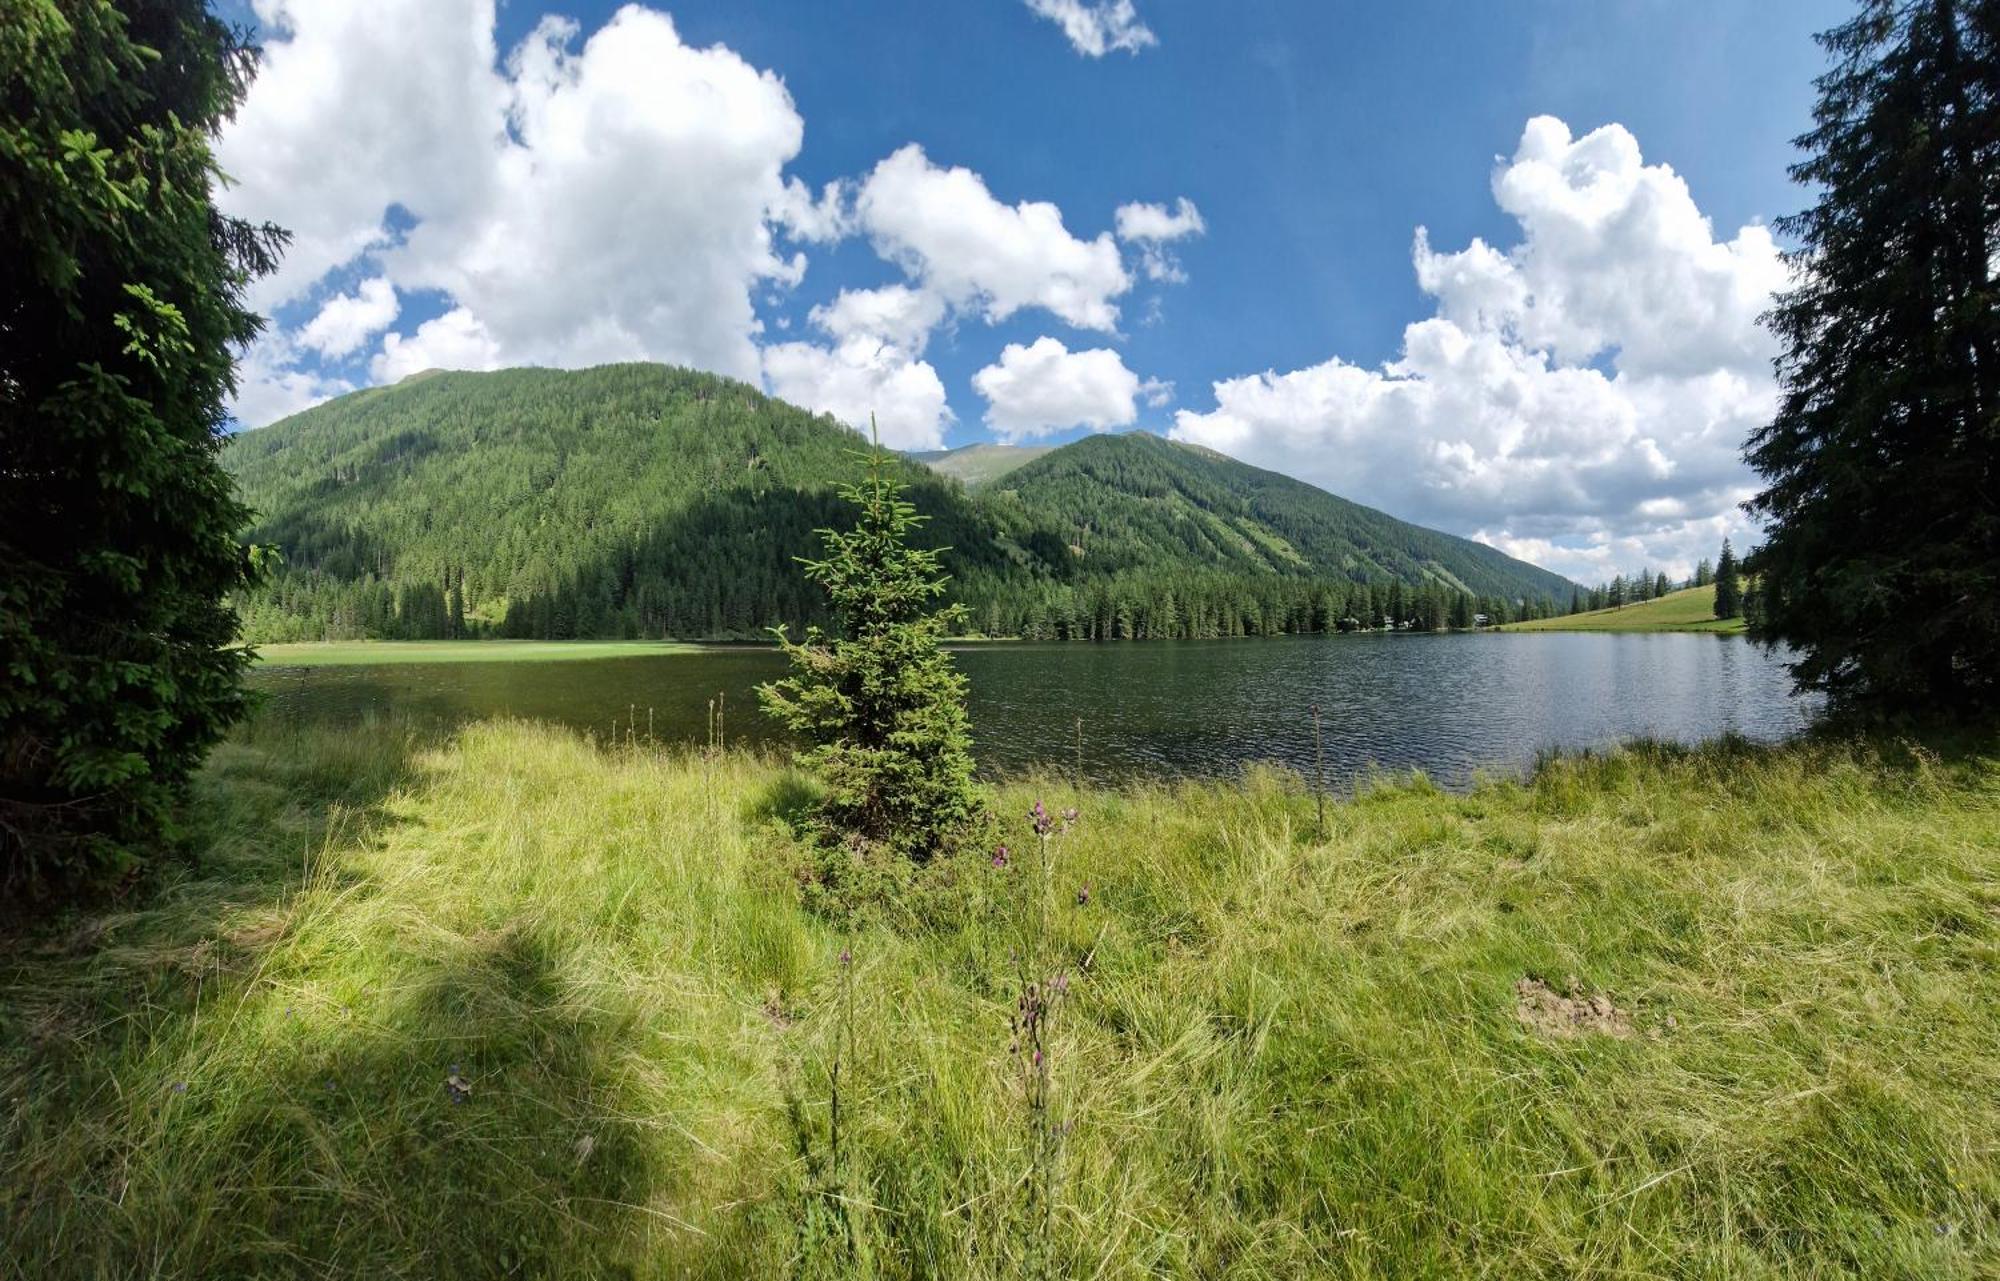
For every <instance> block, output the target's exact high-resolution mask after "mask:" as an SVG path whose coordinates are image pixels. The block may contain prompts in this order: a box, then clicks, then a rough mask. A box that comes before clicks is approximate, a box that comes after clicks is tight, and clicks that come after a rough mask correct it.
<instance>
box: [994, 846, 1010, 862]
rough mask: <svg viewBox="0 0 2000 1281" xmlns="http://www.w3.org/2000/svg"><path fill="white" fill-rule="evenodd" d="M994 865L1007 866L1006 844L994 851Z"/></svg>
mask: <svg viewBox="0 0 2000 1281" xmlns="http://www.w3.org/2000/svg"><path fill="white" fill-rule="evenodd" d="M993 866H995V867H1005V866H1007V847H1006V846H1005V845H1002V846H1001V847H1000V848H999V849H996V850H994V851H993Z"/></svg>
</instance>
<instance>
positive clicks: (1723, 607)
mask: <svg viewBox="0 0 2000 1281" xmlns="http://www.w3.org/2000/svg"><path fill="white" fill-rule="evenodd" d="M1742 613H1743V582H1742V579H1740V578H1739V577H1738V576H1737V573H1736V551H1735V549H1734V548H1732V547H1730V545H1729V540H1728V539H1727V538H1725V539H1723V540H1722V555H1720V556H1718V557H1716V560H1715V616H1716V617H1717V618H1738V617H1741V616H1742Z"/></svg>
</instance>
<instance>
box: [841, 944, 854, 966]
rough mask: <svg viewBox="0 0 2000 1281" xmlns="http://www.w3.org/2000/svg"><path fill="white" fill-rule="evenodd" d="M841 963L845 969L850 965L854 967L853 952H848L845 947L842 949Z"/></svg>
mask: <svg viewBox="0 0 2000 1281" xmlns="http://www.w3.org/2000/svg"><path fill="white" fill-rule="evenodd" d="M840 963H841V965H842V966H843V967H845V966H848V965H852V964H854V953H852V952H850V951H848V950H847V949H846V948H844V947H843V948H841V949H840Z"/></svg>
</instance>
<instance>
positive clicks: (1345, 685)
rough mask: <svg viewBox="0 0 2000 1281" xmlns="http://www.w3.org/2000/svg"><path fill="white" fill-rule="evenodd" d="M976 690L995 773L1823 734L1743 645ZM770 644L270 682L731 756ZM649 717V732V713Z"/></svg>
mask: <svg viewBox="0 0 2000 1281" xmlns="http://www.w3.org/2000/svg"><path fill="white" fill-rule="evenodd" d="M957 657H958V661H959V663H960V665H961V666H962V668H963V669H964V671H965V672H966V674H967V675H968V676H969V677H970V678H971V682H972V719H973V729H974V733H975V735H976V738H977V751H978V755H979V759H980V763H981V765H982V767H983V768H984V769H986V770H987V771H989V772H1001V773H1008V772H1017V771H1020V770H1023V769H1026V768H1029V767H1032V766H1036V765H1053V766H1060V767H1063V768H1068V767H1070V766H1072V765H1073V764H1074V762H1075V761H1076V759H1077V740H1078V731H1077V722H1078V720H1079V719H1081V721H1082V762H1083V768H1084V772H1085V773H1086V774H1089V775H1090V776H1092V777H1093V778H1096V779H1099V780H1111V779H1117V778H1120V777H1130V776H1133V775H1154V776H1160V775H1167V776H1173V775H1193V776H1206V777H1223V778H1228V777H1234V776H1236V775H1238V774H1239V773H1240V772H1241V770H1242V768H1243V766H1244V765H1245V764H1246V763H1249V762H1252V761H1273V760H1275V761H1280V762H1283V763H1285V764H1287V765H1290V766H1293V767H1295V768H1297V769H1299V770H1301V771H1302V772H1304V773H1307V774H1310V772H1311V770H1312V767H1313V739H1312V721H1311V717H1310V714H1309V712H1308V708H1309V707H1310V706H1311V705H1312V704H1313V703H1315V702H1317V703H1319V704H1320V706H1321V709H1322V712H1323V715H1324V718H1325V727H1326V728H1325V733H1326V762H1327V772H1328V777H1329V781H1336V780H1346V779H1351V778H1352V777H1354V776H1355V775H1356V774H1358V773H1361V772H1364V771H1366V770H1368V769H1370V768H1374V767H1383V768H1387V769H1391V770H1399V771H1400V770H1411V769H1421V770H1424V771H1425V772H1427V773H1428V774H1429V775H1430V776H1431V777H1432V778H1434V779H1436V780H1438V781H1439V782H1441V783H1444V784H1446V785H1448V786H1461V785H1463V784H1465V783H1466V782H1468V781H1469V780H1470V778H1471V776H1472V774H1473V772H1474V771H1476V770H1485V771H1490V772H1502V771H1516V770H1519V769H1521V768H1522V767H1525V766H1527V765H1529V764H1530V763H1532V762H1533V760H1534V758H1535V755H1536V753H1537V752H1538V751H1541V750H1543V749H1546V748H1553V747H1565V748H1578V747H1601V746H1605V745H1609V744H1612V743H1616V742H1619V741H1621V740H1625V739H1630V738H1634V737H1638V736H1642V735H1643V736H1652V737H1657V738H1667V739H1675V740H1680V741H1683V742H1694V741H1697V740H1700V739H1704V738H1710V737H1713V736H1715V735H1718V734H1723V733H1731V732H1733V733H1737V734H1742V735H1745V736H1747V737H1750V738H1755V739H1766V740H1769V739H1778V738H1783V737H1785V736H1787V735H1790V734H1793V733H1795V732H1797V731H1798V730H1799V729H1801V728H1803V727H1804V726H1805V725H1806V723H1807V722H1808V721H1809V720H1810V719H1811V717H1812V714H1813V711H1814V705H1813V704H1812V703H1811V702H1810V701H1808V700H1803V699H1799V698H1795V697H1794V696H1792V695H1791V693H1790V692H1789V689H1790V687H1789V682H1788V678H1787V676H1786V673H1785V669H1784V664H1783V660H1782V658H1781V657H1780V656H1778V655H1775V654H1769V653H1766V652H1765V651H1764V650H1763V649H1761V648H1760V647H1758V646H1755V645H1752V644H1750V643H1748V642H1747V641H1744V640H1743V639H1741V638H1740V637H1732V636H1713V635H1701V634H1654V635H1617V634H1606V633H1562V632H1545V633H1488V634H1481V635H1441V636H1413V635H1405V636H1389V635H1364V636H1296V637H1273V638H1268V639H1257V640H1235V641H1151V642H1145V643H1138V644H1125V645H1116V644H1110V645H1090V644H1050V645H1014V644H994V645H978V646H967V647H965V648H963V649H961V650H959V651H958V652H957ZM783 671H784V660H783V658H782V656H781V655H780V654H778V653H777V652H776V651H774V650H769V649H759V648H749V647H744V648H732V647H716V648H712V649H707V650H703V651H701V652H698V653H691V654H690V653H682V654H668V655H661V656H658V657H642V658H612V659H599V660H592V661H574V662H547V663H544V662H529V661H519V662H492V663H465V664H442V663H440V664H409V665H402V666H395V665H384V666H379V667H318V668H305V667H278V666H272V667H268V668H263V669H260V670H259V671H258V672H257V673H256V675H255V676H254V677H253V683H254V684H255V685H256V686H257V687H258V688H259V689H262V690H263V691H265V692H266V693H267V695H268V696H269V700H270V703H269V706H268V708H267V710H266V712H265V714H266V715H276V716H282V717H284V718H286V719H289V720H295V721H307V722H326V723H332V724H337V725H356V724H361V723H364V722H365V721H367V720H369V719H372V718H378V717H381V716H383V715H385V714H393V715H397V716H410V717H414V718H417V719H419V720H430V719H435V720H436V721H438V722H441V723H444V724H447V725H449V724H456V723H458V722H461V721H464V720H467V719H472V718H476V717H483V716H492V715H512V716H527V717H536V718H540V719H545V720H550V721H556V722H560V723H562V724H565V725H571V726H575V727H578V728H581V729H587V730H591V731H593V732H595V733H596V734H598V735H599V736H600V737H601V736H604V735H607V734H610V733H611V732H613V725H614V722H615V724H616V726H617V730H616V732H617V734H618V736H619V737H620V738H623V737H624V736H625V733H626V728H625V727H626V726H627V725H628V724H631V723H632V722H633V721H634V720H636V723H637V729H638V733H639V735H640V736H641V737H643V736H644V735H645V734H646V732H647V728H648V726H649V725H650V726H651V730H652V733H653V734H654V736H655V737H656V738H657V739H660V740H673V741H683V742H702V741H705V740H706V737H707V734H708V714H709V713H708V708H709V704H710V701H711V700H712V699H714V698H715V697H716V696H717V695H718V694H720V695H722V702H723V706H724V708H725V713H724V726H725V731H726V733H727V736H728V739H729V741H730V742H731V743H737V742H753V743H770V742H775V741H777V739H778V736H777V734H776V733H775V732H774V730H773V727H772V726H770V725H769V724H768V723H766V721H765V720H764V718H763V716H762V715H761V714H760V713H759V712H758V711H757V709H756V699H755V695H754V693H753V690H754V687H755V686H756V685H757V684H758V683H759V682H762V681H766V680H770V679H771V678H773V677H775V676H778V675H780V674H782V673H783ZM649 713H650V720H649Z"/></svg>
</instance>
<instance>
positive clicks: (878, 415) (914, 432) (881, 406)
mask: <svg viewBox="0 0 2000 1281" xmlns="http://www.w3.org/2000/svg"><path fill="white" fill-rule="evenodd" d="M764 378H765V381H766V382H767V383H768V384H769V385H770V388H771V394H772V395H774V396H777V397H779V398H780V399H782V400H789V401H791V402H792V403H794V404H797V405H803V406H805V407H806V408H808V409H813V410H817V411H819V412H821V413H827V414H832V415H833V416H834V417H835V418H838V419H839V420H840V421H842V422H844V423H846V424H848V425H849V426H850V427H853V428H854V429H855V430H857V431H861V432H866V431H867V430H868V427H869V420H870V418H871V416H872V417H873V419H874V422H875V425H876V428H877V430H879V432H880V433H881V438H882V443H883V444H884V445H887V446H888V447H890V448H891V449H936V448H938V447H939V446H940V445H942V444H944V428H945V425H946V424H947V423H949V422H950V421H951V417H952V415H951V410H950V409H949V408H948V407H947V406H946V404H945V394H944V383H943V382H942V381H941V380H940V379H939V378H938V375H937V370H935V369H933V368H931V366H930V364H929V363H928V362H926V361H921V360H913V359H911V357H910V355H909V353H908V352H906V351H904V350H903V349H901V348H899V347H896V346H895V345H893V344H890V343H886V342H883V341H882V340H881V339H879V338H876V337H873V336H871V335H868V334H862V333H857V334H854V335H852V336H851V337H848V338H845V339H842V340H841V341H840V342H838V343H837V344H835V345H834V346H833V347H831V348H826V347H819V346H815V345H814V344H812V343H803V342H794V343H777V344H774V345H772V346H770V347H767V348H765V349H764Z"/></svg>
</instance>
